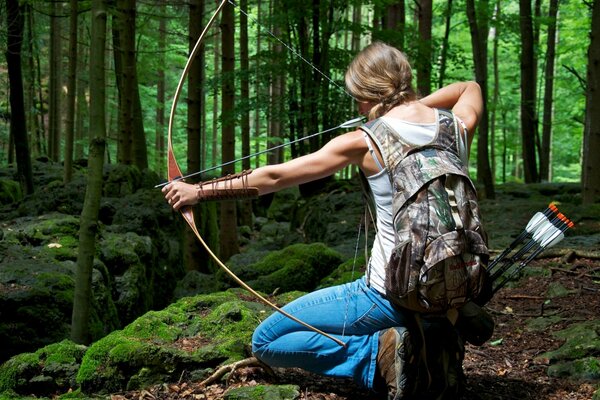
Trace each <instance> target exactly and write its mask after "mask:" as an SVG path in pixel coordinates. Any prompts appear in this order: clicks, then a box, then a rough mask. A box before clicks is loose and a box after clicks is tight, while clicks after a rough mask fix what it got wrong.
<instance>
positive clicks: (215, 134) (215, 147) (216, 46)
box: [211, 35, 221, 165]
mask: <svg viewBox="0 0 600 400" xmlns="http://www.w3.org/2000/svg"><path fill="white" fill-rule="evenodd" d="M220 52H221V42H220V37H219V35H215V38H214V43H213V53H214V58H213V71H214V73H215V75H218V74H219V73H220V70H221V68H220V63H219V60H220V56H219V54H220ZM212 98H213V104H212V106H213V107H212V109H213V111H212V157H211V162H212V165H217V156H218V155H219V140H218V139H219V131H218V129H219V88H218V86H217V85H214V88H213V95H212Z"/></svg>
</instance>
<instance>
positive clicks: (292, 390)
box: [223, 385, 300, 400]
mask: <svg viewBox="0 0 600 400" xmlns="http://www.w3.org/2000/svg"><path fill="white" fill-rule="evenodd" d="M299 396H300V388H299V387H298V386H296V385H257V386H245V387H239V388H233V389H230V390H228V391H227V393H225V395H224V396H223V398H224V399H225V400H294V399H297V398H299Z"/></svg>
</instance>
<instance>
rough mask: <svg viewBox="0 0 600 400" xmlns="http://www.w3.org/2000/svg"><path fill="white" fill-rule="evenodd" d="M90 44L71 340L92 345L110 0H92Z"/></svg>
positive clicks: (103, 150) (104, 143) (102, 166)
mask: <svg viewBox="0 0 600 400" xmlns="http://www.w3.org/2000/svg"><path fill="white" fill-rule="evenodd" d="M91 35H92V36H91V43H90V123H89V129H90V138H91V139H90V148H89V156H88V181H87V187H86V191H85V199H84V202H83V209H82V211H81V217H80V227H79V249H78V253H77V254H78V255H77V270H76V273H75V293H74V298H73V315H72V320H71V339H72V340H73V341H74V342H76V343H82V344H88V343H89V341H90V337H89V319H90V308H91V304H90V303H91V294H92V270H93V263H94V255H95V254H96V234H97V233H98V213H99V210H100V199H101V197H102V173H103V168H104V152H105V148H106V117H105V116H106V101H105V94H106V93H105V91H106V77H105V72H104V62H105V57H106V53H105V46H106V0H92V33H91Z"/></svg>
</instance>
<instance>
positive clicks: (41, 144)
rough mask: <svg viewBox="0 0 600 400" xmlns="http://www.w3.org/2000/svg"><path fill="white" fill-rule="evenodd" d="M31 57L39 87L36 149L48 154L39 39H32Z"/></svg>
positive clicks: (30, 20) (31, 35)
mask: <svg viewBox="0 0 600 400" xmlns="http://www.w3.org/2000/svg"><path fill="white" fill-rule="evenodd" d="M27 7H28V8H29V12H28V19H29V24H28V25H29V30H30V31H31V30H32V29H33V26H34V25H35V23H34V18H33V10H32V9H31V6H30V5H28V6H27ZM29 37H33V33H32V32H30V34H29ZM31 42H32V43H30V45H31V49H30V51H31V57H32V58H33V59H34V60H33V61H34V64H35V68H36V74H35V85H36V87H37V102H38V106H39V109H38V117H39V122H38V124H39V125H38V126H39V130H38V131H37V132H36V138H37V139H36V142H37V143H36V150H38V154H48V146H47V143H46V132H47V130H46V123H45V121H44V115H45V114H46V108H45V107H44V94H43V92H42V71H41V69H42V68H41V63H40V56H39V54H40V51H39V49H38V48H37V46H36V43H37V41H36V40H31Z"/></svg>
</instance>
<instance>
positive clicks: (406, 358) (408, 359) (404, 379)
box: [377, 327, 417, 400]
mask: <svg viewBox="0 0 600 400" xmlns="http://www.w3.org/2000/svg"><path fill="white" fill-rule="evenodd" d="M377 374H378V375H379V377H380V378H381V380H383V381H385V384H386V386H387V391H388V398H389V399H390V400H401V399H408V398H409V396H410V395H411V392H412V389H413V388H414V385H415V379H416V375H417V358H416V355H415V353H414V349H413V344H412V341H411V339H410V334H409V332H408V329H406V328H404V327H397V328H390V329H387V330H385V331H382V332H381V333H380V334H379V350H378V351H377Z"/></svg>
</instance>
